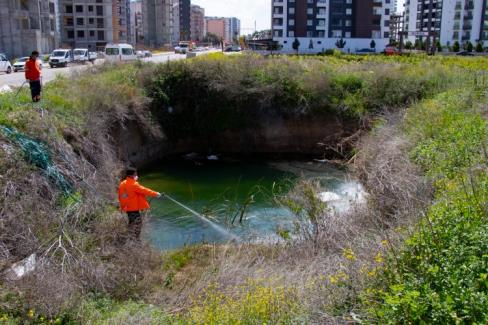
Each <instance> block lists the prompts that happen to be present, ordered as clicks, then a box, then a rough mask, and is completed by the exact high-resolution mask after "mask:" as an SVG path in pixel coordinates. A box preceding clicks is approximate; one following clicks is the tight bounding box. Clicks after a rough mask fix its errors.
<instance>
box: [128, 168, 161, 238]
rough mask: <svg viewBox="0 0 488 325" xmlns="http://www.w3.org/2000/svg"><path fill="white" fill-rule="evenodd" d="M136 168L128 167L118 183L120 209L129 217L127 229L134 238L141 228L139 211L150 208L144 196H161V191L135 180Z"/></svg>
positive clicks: (139, 233) (138, 234) (137, 236)
mask: <svg viewBox="0 0 488 325" xmlns="http://www.w3.org/2000/svg"><path fill="white" fill-rule="evenodd" d="M137 179H138V176H137V170H136V169H135V168H128V169H127V170H126V178H125V180H123V181H122V182H121V183H120V185H119V203H120V209H121V210H122V211H124V212H127V216H128V217H129V231H130V232H131V234H132V235H133V236H134V238H136V239H139V236H140V235H141V229H142V216H141V211H143V210H147V209H149V208H150V206H149V203H148V202H147V199H146V197H148V196H150V197H158V198H160V197H161V193H158V192H155V191H153V190H150V189H148V188H145V187H144V186H142V185H140V184H139V183H138V182H137Z"/></svg>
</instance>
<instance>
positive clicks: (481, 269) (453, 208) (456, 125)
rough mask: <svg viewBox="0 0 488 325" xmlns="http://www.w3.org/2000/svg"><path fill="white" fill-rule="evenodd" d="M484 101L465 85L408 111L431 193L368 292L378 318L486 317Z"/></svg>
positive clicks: (487, 137) (487, 132) (487, 135)
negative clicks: (428, 202) (429, 203)
mask: <svg viewBox="0 0 488 325" xmlns="http://www.w3.org/2000/svg"><path fill="white" fill-rule="evenodd" d="M480 104H481V105H480ZM487 104H488V100H487V98H486V95H485V94H476V93H474V92H473V91H472V90H471V89H468V90H461V91H450V92H447V93H444V94H441V95H439V96H437V97H436V98H435V99H433V100H429V101H426V102H424V103H422V104H420V105H417V106H416V107H414V108H412V109H411V110H410V111H409V112H408V114H407V122H406V128H407V133H408V134H409V135H410V137H411V138H412V139H414V141H415V143H416V145H415V148H413V150H412V159H413V160H414V161H415V162H417V163H418V164H419V165H420V166H421V167H422V168H423V169H424V170H425V172H426V175H428V177H430V178H431V179H432V181H433V182H434V184H435V190H436V200H435V202H434V204H433V205H432V206H431V207H430V208H429V210H428V212H427V215H426V217H425V218H423V220H422V221H421V222H420V224H419V225H418V226H417V230H416V232H415V233H414V234H413V235H412V236H411V237H410V238H408V240H407V241H406V243H405V246H404V247H402V248H401V252H400V253H399V254H398V253H396V254H395V256H391V258H390V261H389V263H388V264H387V265H386V268H385V269H384V272H383V275H382V276H381V277H380V278H379V280H378V283H377V285H378V286H379V287H380V288H381V289H375V288H373V289H372V292H374V294H373V295H372V296H369V297H367V299H368V300H369V301H371V300H372V301H374V303H373V304H372V307H371V309H370V310H371V313H372V314H373V315H374V316H375V317H376V319H377V320H378V322H379V323H383V324H386V323H391V324H396V323H409V324H414V323H415V324H419V323H426V324H427V323H428V324H430V323H436V324H451V323H452V324H453V323H470V324H475V323H477V324H483V323H486V321H487V320H488V206H487V202H488V173H487V171H488V165H487V162H488V156H487V148H488V123H487V121H486V119H485V118H483V116H482V114H486V105H487ZM480 109H481V110H480Z"/></svg>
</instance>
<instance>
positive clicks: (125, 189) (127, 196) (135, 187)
mask: <svg viewBox="0 0 488 325" xmlns="http://www.w3.org/2000/svg"><path fill="white" fill-rule="evenodd" d="M146 196H151V197H156V196H158V192H155V191H152V190H150V189H148V188H145V187H144V186H142V185H140V184H139V183H138V182H136V181H135V180H134V179H133V178H132V177H127V178H126V179H125V180H124V181H122V182H121V183H120V185H119V203H120V209H121V210H122V211H124V212H135V211H141V210H146V209H149V203H148V202H147V200H146Z"/></svg>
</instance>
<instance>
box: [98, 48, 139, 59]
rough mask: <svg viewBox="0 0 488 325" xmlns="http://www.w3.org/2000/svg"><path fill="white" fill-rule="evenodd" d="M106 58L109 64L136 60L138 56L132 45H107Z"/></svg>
mask: <svg viewBox="0 0 488 325" xmlns="http://www.w3.org/2000/svg"><path fill="white" fill-rule="evenodd" d="M105 58H106V59H107V61H108V62H119V61H131V60H136V59H137V55H136V52H135V51H134V48H133V47H132V45H130V44H107V46H106V47H105Z"/></svg>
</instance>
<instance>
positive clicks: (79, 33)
mask: <svg viewBox="0 0 488 325" xmlns="http://www.w3.org/2000/svg"><path fill="white" fill-rule="evenodd" d="M76 36H77V37H78V38H85V31H84V30H79V31H77V32H76Z"/></svg>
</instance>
